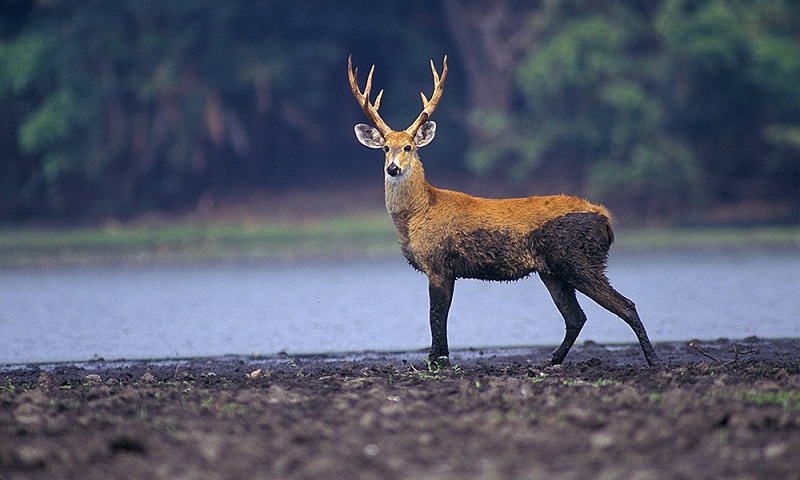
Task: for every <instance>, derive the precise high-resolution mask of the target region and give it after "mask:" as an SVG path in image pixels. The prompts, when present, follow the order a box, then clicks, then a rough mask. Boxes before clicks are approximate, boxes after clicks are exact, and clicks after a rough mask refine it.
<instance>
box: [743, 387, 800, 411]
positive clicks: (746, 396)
mask: <svg viewBox="0 0 800 480" xmlns="http://www.w3.org/2000/svg"><path fill="white" fill-rule="evenodd" d="M738 397H739V398H740V399H742V400H744V401H745V402H752V403H755V404H756V405H780V406H781V407H782V408H783V409H784V410H786V411H800V390H786V391H775V390H771V391H768V392H756V391H752V390H750V391H747V392H742V393H740V394H739V395H738Z"/></svg>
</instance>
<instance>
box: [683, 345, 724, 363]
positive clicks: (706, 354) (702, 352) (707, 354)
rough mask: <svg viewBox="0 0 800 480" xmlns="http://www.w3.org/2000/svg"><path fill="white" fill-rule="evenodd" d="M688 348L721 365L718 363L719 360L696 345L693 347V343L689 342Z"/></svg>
mask: <svg viewBox="0 0 800 480" xmlns="http://www.w3.org/2000/svg"><path fill="white" fill-rule="evenodd" d="M689 346H690V347H692V348H694V349H695V350H697V351H698V352H700V353H701V354H702V355H703V356H704V357H708V358H710V359H711V360H714V361H715V362H717V363H722V362H720V360H719V359H718V358H717V357H715V356H714V355H711V354H710V353H708V352H706V351H705V350H703V349H702V348H700V347H698V346H697V345H695V343H694V342H689Z"/></svg>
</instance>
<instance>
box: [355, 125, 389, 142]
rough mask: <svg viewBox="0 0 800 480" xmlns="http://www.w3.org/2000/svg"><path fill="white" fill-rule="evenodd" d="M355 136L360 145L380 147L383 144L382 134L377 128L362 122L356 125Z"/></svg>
mask: <svg viewBox="0 0 800 480" xmlns="http://www.w3.org/2000/svg"><path fill="white" fill-rule="evenodd" d="M356 138H357V139H358V141H359V142H361V144H362V145H364V146H365V147H369V148H381V147H382V146H383V136H382V135H381V132H379V131H378V129H377V128H373V127H370V126H369V125H365V124H363V123H359V124H358V125H356Z"/></svg>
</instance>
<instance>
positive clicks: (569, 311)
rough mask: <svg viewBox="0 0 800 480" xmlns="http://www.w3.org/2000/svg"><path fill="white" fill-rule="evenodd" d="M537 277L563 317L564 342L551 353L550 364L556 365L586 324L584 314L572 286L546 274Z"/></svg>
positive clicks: (562, 359) (565, 354)
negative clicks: (565, 329) (564, 328)
mask: <svg viewBox="0 0 800 480" xmlns="http://www.w3.org/2000/svg"><path fill="white" fill-rule="evenodd" d="M539 277H540V278H541V279H542V282H543V283H544V285H545V286H546V287H547V290H548V291H549V292H550V296H551V297H552V298H553V302H555V304H556V308H558V311H559V312H560V313H561V316H562V317H564V324H565V325H566V328H567V331H566V334H565V335H564V341H563V342H561V345H559V347H558V348H557V349H556V351H555V352H553V358H552V363H553V365H558V364H560V363H561V362H563V361H564V357H566V356H567V352H569V349H570V348H572V345H573V344H574V343H575V340H576V339H577V338H578V335H579V334H580V333H581V328H583V324H584V323H586V314H585V313H583V310H582V309H581V306H580V305H579V304H578V299H577V298H575V289H574V288H573V287H572V285H570V284H569V283H567V282H565V281H563V280H561V279H560V278H558V277H555V276H553V275H549V274H547V273H541V274H539Z"/></svg>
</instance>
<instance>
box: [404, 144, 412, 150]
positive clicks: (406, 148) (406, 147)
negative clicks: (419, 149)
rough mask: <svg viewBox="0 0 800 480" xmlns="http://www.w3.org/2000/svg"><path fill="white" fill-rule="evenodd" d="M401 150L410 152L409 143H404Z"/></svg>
mask: <svg viewBox="0 0 800 480" xmlns="http://www.w3.org/2000/svg"><path fill="white" fill-rule="evenodd" d="M403 150H405V151H406V152H410V151H411V145H406V146H405V147H403Z"/></svg>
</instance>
